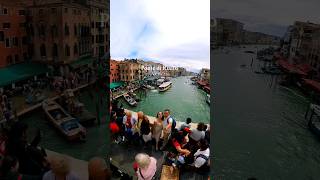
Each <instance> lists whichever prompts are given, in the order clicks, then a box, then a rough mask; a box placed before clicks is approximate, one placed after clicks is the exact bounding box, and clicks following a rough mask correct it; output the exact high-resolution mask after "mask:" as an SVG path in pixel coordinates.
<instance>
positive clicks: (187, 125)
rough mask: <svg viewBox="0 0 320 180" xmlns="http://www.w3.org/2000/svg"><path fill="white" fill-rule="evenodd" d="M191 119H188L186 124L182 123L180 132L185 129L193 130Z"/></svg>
mask: <svg viewBox="0 0 320 180" xmlns="http://www.w3.org/2000/svg"><path fill="white" fill-rule="evenodd" d="M191 122H192V120H191V118H189V117H188V118H187V120H186V122H184V123H182V124H181V126H180V131H181V130H183V129H184V128H191Z"/></svg>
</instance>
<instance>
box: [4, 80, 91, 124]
mask: <svg viewBox="0 0 320 180" xmlns="http://www.w3.org/2000/svg"><path fill="white" fill-rule="evenodd" d="M95 82H96V81H92V82H90V83H87V84H84V85H81V86H79V87H77V88H74V89H71V90H72V92H76V91H79V90H81V89H83V88H86V87H88V86H89V85H92V84H94V83H95ZM63 95H64V93H61V94H56V95H54V96H53V97H48V98H47V99H45V100H44V101H46V100H49V101H50V100H56V99H58V98H60V97H62V96H63ZM41 106H42V102H39V103H37V104H34V105H31V106H29V107H27V108H24V109H22V110H20V111H18V112H17V114H16V116H17V117H19V116H22V115H24V114H26V113H28V112H31V111H34V110H36V109H38V108H40V107H41ZM15 118H16V117H15V114H13V115H11V117H10V119H11V120H12V119H15ZM6 122H7V121H6V120H5V119H2V120H0V127H4V124H5V123H6Z"/></svg>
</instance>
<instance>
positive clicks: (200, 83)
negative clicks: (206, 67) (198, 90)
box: [197, 81, 208, 86]
mask: <svg viewBox="0 0 320 180" xmlns="http://www.w3.org/2000/svg"><path fill="white" fill-rule="evenodd" d="M197 83H198V84H199V85H200V86H205V85H207V84H208V82H206V81H197Z"/></svg>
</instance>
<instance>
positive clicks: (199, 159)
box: [109, 100, 210, 179]
mask: <svg viewBox="0 0 320 180" xmlns="http://www.w3.org/2000/svg"><path fill="white" fill-rule="evenodd" d="M155 116H156V120H154V122H153V123H151V122H150V120H149V117H148V116H146V115H145V114H144V113H143V112H142V111H139V112H137V117H135V116H133V114H132V112H131V111H125V110H124V109H123V108H122V107H118V102H117V101H116V100H115V101H113V102H112V105H111V120H110V125H109V127H110V131H111V136H112V140H113V141H114V142H115V143H126V144H133V145H137V146H140V145H141V144H142V145H143V146H144V147H145V148H148V147H154V149H155V150H156V151H160V152H164V154H165V164H167V165H169V166H171V168H172V170H174V169H175V168H178V169H179V170H180V172H183V170H186V169H187V170H194V171H195V172H197V173H208V172H209V169H210V158H209V155H210V148H209V146H210V145H209V143H210V128H209V127H208V126H207V125H206V124H204V123H202V122H200V123H198V125H197V127H196V128H192V127H191V123H192V120H191V118H187V119H186V122H185V123H182V124H181V125H180V127H177V122H176V120H175V119H174V117H173V116H172V115H171V111H170V110H169V109H165V110H164V111H160V112H158V113H157V114H156V115H155ZM149 144H150V146H148V145H149ZM141 158H145V160H144V161H146V162H150V163H151V164H152V161H153V159H152V157H149V156H148V155H146V154H142V155H141V154H140V155H139V154H138V155H137V157H136V161H137V163H138V162H139V161H140V160H141ZM150 158H151V160H150ZM137 159H140V160H137ZM138 164H139V163H138ZM152 166H153V165H152ZM139 167H140V166H139ZM139 167H138V168H137V169H139ZM140 168H142V169H143V168H144V167H140ZM149 168H150V167H149ZM151 169H154V168H151ZM136 172H137V176H138V178H139V179H149V178H145V176H147V175H145V176H144V173H143V172H144V171H141V172H140V171H139V170H137V171H136ZM148 173H149V171H148ZM153 175H154V174H153ZM141 177H144V178H141ZM148 177H149V174H148ZM151 177H152V176H151Z"/></svg>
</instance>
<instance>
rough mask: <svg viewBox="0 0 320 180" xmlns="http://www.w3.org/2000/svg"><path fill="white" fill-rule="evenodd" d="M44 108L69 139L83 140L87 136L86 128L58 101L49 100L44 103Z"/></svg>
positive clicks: (49, 117) (56, 126)
mask: <svg viewBox="0 0 320 180" xmlns="http://www.w3.org/2000/svg"><path fill="white" fill-rule="evenodd" d="M42 108H43V110H44V112H45V114H46V115H47V117H48V119H49V121H50V122H51V123H52V124H53V125H54V127H55V128H57V129H58V130H59V131H60V133H61V134H62V135H64V136H65V137H66V138H67V139H68V140H69V141H74V140H81V141H83V140H84V139H85V137H86V129H85V128H84V127H83V126H82V125H81V124H80V123H79V122H78V121H77V119H75V118H74V117H72V116H71V115H70V114H68V113H67V112H66V111H65V110H64V109H63V108H62V107H61V106H60V105H59V104H58V103H56V102H55V101H52V100H49V101H44V102H43V103H42Z"/></svg>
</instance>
